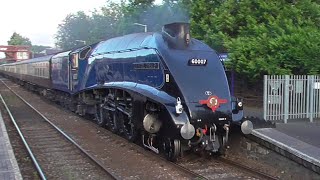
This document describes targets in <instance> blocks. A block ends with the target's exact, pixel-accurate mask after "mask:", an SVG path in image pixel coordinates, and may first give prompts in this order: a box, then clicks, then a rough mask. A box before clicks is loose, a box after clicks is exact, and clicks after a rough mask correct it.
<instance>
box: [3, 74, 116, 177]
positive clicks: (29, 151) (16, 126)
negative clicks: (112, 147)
mask: <svg viewBox="0 0 320 180" xmlns="http://www.w3.org/2000/svg"><path fill="white" fill-rule="evenodd" d="M0 81H1V82H2V83H3V84H4V85H5V86H6V87H7V88H8V89H9V90H10V91H11V92H12V93H13V94H15V95H16V96H17V97H18V98H19V99H21V100H22V101H23V102H24V103H25V104H26V105H27V106H29V107H30V108H31V109H32V110H34V111H35V112H36V113H37V114H38V115H40V116H41V117H42V118H43V119H44V120H45V122H47V123H48V124H50V125H51V127H53V128H54V129H55V130H57V131H58V132H59V133H60V134H61V135H62V136H63V137H65V138H66V139H67V140H68V141H69V142H71V143H72V144H73V145H74V146H75V147H77V148H78V149H79V150H80V151H81V152H82V153H84V154H85V155H86V156H87V157H89V159H90V160H91V161H92V162H93V163H95V164H96V165H97V166H99V167H100V168H101V169H102V170H103V171H105V172H106V173H107V174H108V175H110V177H111V178H112V179H116V180H117V179H120V178H119V177H117V176H116V175H114V174H113V173H111V172H110V171H109V170H108V169H107V168H106V167H104V166H103V165H102V164H101V163H100V162H99V161H98V160H97V159H96V158H94V157H93V156H92V155H90V154H89V153H88V152H87V151H86V150H85V149H84V148H82V147H81V146H80V145H79V144H78V143H76V142H75V141H74V140H73V139H72V138H71V137H70V136H68V135H67V134H66V133H65V132H63V131H62V130H61V129H60V128H59V127H57V126H56V125H55V124H53V123H52V122H51V121H50V120H49V119H48V118H46V117H45V116H44V115H43V114H42V113H41V112H39V111H38V110H37V109H36V108H34V107H33V106H32V105H31V104H30V103H28V102H27V101H26V100H25V99H24V98H22V97H21V96H20V95H19V94H17V93H16V92H15V91H13V90H12V89H11V88H10V87H9V86H8V85H7V84H6V83H5V82H4V81H3V80H0ZM0 99H1V101H2V103H3V105H4V106H5V108H6V111H7V112H8V114H9V116H10V119H11V120H12V122H13V124H14V126H15V128H16V129H17V131H18V133H19V136H20V138H21V139H22V141H23V144H24V146H25V147H26V149H27V151H28V153H29V155H30V157H31V159H32V161H33V163H34V165H35V166H36V169H37V171H38V173H39V175H40V178H41V179H43V180H46V179H47V178H46V176H45V173H44V172H43V170H42V168H41V166H40V164H39V163H38V161H37V159H36V157H35V155H34V154H33V152H32V150H31V148H30V146H29V144H28V143H27V141H26V139H25V138H24V136H23V133H22V132H21V130H20V128H19V126H18V124H17V122H16V120H15V118H14V117H13V115H12V113H11V111H10V109H9V108H8V106H7V103H6V102H5V100H4V99H3V97H2V95H1V94H0Z"/></svg>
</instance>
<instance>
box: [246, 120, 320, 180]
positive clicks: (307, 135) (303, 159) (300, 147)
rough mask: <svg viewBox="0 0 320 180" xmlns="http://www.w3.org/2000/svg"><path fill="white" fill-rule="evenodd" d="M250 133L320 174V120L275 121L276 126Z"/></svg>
mask: <svg viewBox="0 0 320 180" xmlns="http://www.w3.org/2000/svg"><path fill="white" fill-rule="evenodd" d="M252 135H253V136H255V137H257V138H259V139H261V140H263V141H265V142H267V143H268V144H269V145H268V146H269V148H271V149H273V150H274V151H276V152H278V153H280V154H281V155H283V156H285V157H287V158H289V159H291V160H293V161H295V162H297V163H299V164H301V165H303V166H305V167H307V168H308V169H310V170H313V171H315V172H317V173H319V174H320V140H319V138H320V120H316V121H315V122H313V123H310V122H308V121H301V120H292V121H288V123H287V124H284V123H277V124H276V128H261V129H254V130H253V131H252Z"/></svg>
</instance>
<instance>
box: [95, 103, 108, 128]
mask: <svg viewBox="0 0 320 180" xmlns="http://www.w3.org/2000/svg"><path fill="white" fill-rule="evenodd" d="M101 106H102V104H97V105H96V113H95V119H96V121H97V124H98V125H99V126H101V127H104V126H105V125H106V121H107V120H106V118H105V116H104V111H103V109H102V108H101Z"/></svg>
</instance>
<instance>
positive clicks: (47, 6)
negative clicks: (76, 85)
mask: <svg viewBox="0 0 320 180" xmlns="http://www.w3.org/2000/svg"><path fill="white" fill-rule="evenodd" d="M117 1H118V0H114V2H117ZM105 3H106V0H3V1H2V2H1V6H0V19H1V20H0V21H1V25H0V45H7V41H8V40H9V38H10V36H11V35H12V34H13V32H17V33H19V34H21V35H22V36H25V37H28V38H29V39H30V40H31V42H32V44H33V45H49V46H53V45H54V34H55V33H56V32H57V27H58V24H59V23H61V22H62V20H63V19H64V18H65V17H66V16H67V15H68V14H70V13H74V12H77V11H86V12H90V11H93V10H94V8H99V7H101V6H103V5H104V4H105Z"/></svg>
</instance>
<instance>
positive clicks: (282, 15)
mask: <svg viewBox="0 0 320 180" xmlns="http://www.w3.org/2000/svg"><path fill="white" fill-rule="evenodd" d="M191 9H192V13H191V23H192V32H193V34H195V37H197V38H199V39H201V40H203V41H205V42H206V43H208V44H209V45H211V46H212V47H214V48H215V49H217V50H218V51H227V52H229V53H230V59H231V61H230V63H229V64H228V65H229V66H231V67H232V68H234V69H235V70H236V71H237V72H239V73H241V74H242V75H244V76H246V77H247V78H248V79H250V80H257V79H260V78H261V76H262V75H263V74H316V73H320V65H319V64H320V63H317V62H319V53H317V52H318V51H319V49H320V31H319V28H320V18H319V16H320V4H319V2H316V1H312V0H301V1H288V0H270V1H264V0H255V1H252V0H241V1H238V0H216V1H210V0H197V1H195V0H194V1H192V5H191Z"/></svg>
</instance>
